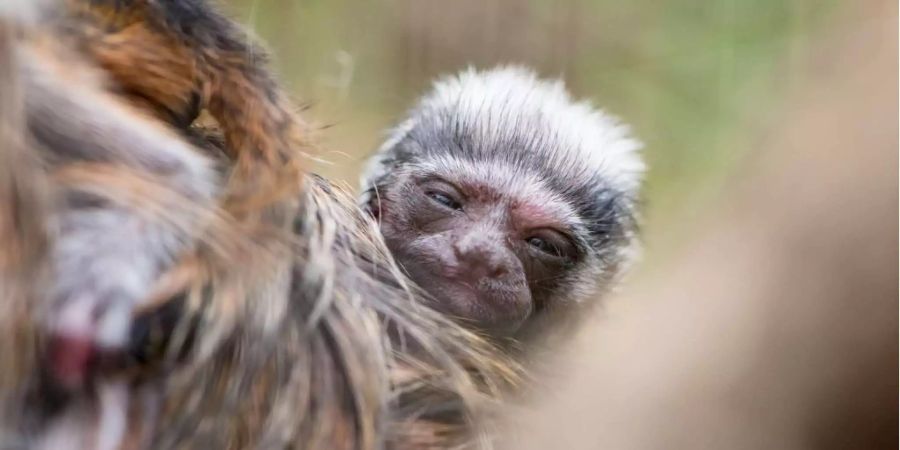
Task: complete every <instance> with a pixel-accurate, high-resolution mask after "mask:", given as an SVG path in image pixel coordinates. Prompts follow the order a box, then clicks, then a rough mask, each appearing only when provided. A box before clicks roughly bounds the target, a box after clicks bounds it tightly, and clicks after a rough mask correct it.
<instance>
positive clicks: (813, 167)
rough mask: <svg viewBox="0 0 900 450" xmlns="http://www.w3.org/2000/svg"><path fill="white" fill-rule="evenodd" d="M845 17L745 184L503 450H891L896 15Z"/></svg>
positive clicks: (859, 12) (880, 7)
mask: <svg viewBox="0 0 900 450" xmlns="http://www.w3.org/2000/svg"><path fill="white" fill-rule="evenodd" d="M848 8H849V9H850V10H848V11H844V14H843V16H844V17H845V18H846V19H845V20H843V23H840V24H838V26H836V27H833V28H831V30H832V33H830V34H829V35H827V36H821V39H820V40H819V42H817V43H816V44H817V46H818V47H819V48H820V52H819V54H818V57H817V58H816V59H815V60H814V61H813V64H811V65H810V66H809V67H808V68H807V70H808V76H807V77H806V78H805V79H808V80H811V82H810V83H808V84H807V85H806V86H804V89H801V91H800V92H796V95H795V96H794V97H793V98H791V99H789V100H790V101H789V102H788V104H789V105H792V108H791V109H788V110H786V111H785V113H784V117H783V119H782V120H781V121H780V122H779V123H780V124H781V125H780V126H779V127H778V129H776V130H773V131H772V132H771V133H770V134H768V138H767V139H764V140H761V141H760V146H759V148H758V152H759V155H758V157H755V158H754V159H753V162H754V163H753V166H754V167H752V168H749V170H745V171H744V172H745V173H748V174H749V176H747V177H745V179H744V180H742V181H741V182H740V183H737V184H735V185H734V186H733V187H732V192H731V194H730V195H726V196H725V198H726V199H727V201H725V202H723V203H722V204H721V205H718V206H717V207H715V209H713V211H715V213H714V214H711V217H710V219H709V220H708V222H707V224H706V226H704V227H700V228H698V229H696V230H695V231H696V232H695V234H693V235H692V236H686V237H685V240H686V242H687V243H686V245H684V246H683V247H682V252H681V254H680V256H679V257H676V258H673V259H672V260H671V261H669V263H668V264H667V265H666V266H665V267H661V268H660V269H661V270H655V271H654V274H652V275H650V276H644V277H638V278H636V279H635V280H633V283H632V287H631V288H630V289H628V290H627V293H626V294H625V295H622V296H620V298H618V299H615V300H614V301H613V302H612V303H611V304H610V306H609V308H608V310H607V311H606V312H605V314H604V317H603V318H602V319H601V321H600V323H599V324H597V325H596V326H594V327H592V329H591V331H589V332H588V333H586V335H585V336H583V339H581V341H580V342H579V344H578V345H577V346H576V348H574V349H573V351H572V353H571V354H569V355H568V356H567V357H566V358H564V359H563V360H562V362H560V363H559V365H558V373H557V374H555V376H554V377H551V378H548V379H546V380H543V381H544V382H545V383H546V384H548V385H550V386H552V387H551V388H549V389H547V391H550V392H551V393H550V394H547V395H545V396H544V397H542V398H540V399H538V400H537V401H536V402H535V403H531V402H528V403H526V404H525V406H524V407H523V408H521V411H520V412H519V413H517V419H516V420H514V421H513V423H512V424H511V426H510V431H509V432H508V433H507V434H508V435H509V436H510V437H509V442H508V443H507V445H506V447H507V448H510V449H523V450H525V449H567V450H568V449H572V450H575V449H876V448H897V436H898V430H897V423H898V422H897V421H898V416H897V381H898V373H897V357H898V353H897V341H896V340H895V339H896V337H897V298H898V297H897V274H898V266H897V249H898V241H897V164H898V162H897V156H898V153H897V152H898V141H897V126H898V125H897V120H898V117H897V103H896V99H897V98H898V93H897V46H896V43H897V4H896V3H895V2H868V4H867V5H863V2H855V3H852V4H849V5H848Z"/></svg>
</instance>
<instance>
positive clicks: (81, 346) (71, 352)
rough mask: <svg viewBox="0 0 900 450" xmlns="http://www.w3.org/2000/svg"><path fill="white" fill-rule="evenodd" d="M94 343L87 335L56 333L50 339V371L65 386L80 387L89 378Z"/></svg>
mask: <svg viewBox="0 0 900 450" xmlns="http://www.w3.org/2000/svg"><path fill="white" fill-rule="evenodd" d="M93 355H94V344H93V342H92V341H91V340H90V339H89V338H88V337H87V336H64V335H56V336H54V337H53V338H52V339H51V340H50V348H49V356H50V372H51V375H52V376H53V378H54V380H56V381H57V382H58V383H60V384H61V385H62V386H63V387H67V388H78V387H80V386H81V385H82V384H84V381H85V378H87V371H88V364H89V363H90V361H91V358H92V357H93Z"/></svg>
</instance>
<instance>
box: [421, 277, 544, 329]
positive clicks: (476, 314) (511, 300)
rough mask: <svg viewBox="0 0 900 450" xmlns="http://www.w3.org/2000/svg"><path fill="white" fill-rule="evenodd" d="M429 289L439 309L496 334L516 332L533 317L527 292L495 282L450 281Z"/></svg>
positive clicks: (435, 284)
mask: <svg viewBox="0 0 900 450" xmlns="http://www.w3.org/2000/svg"><path fill="white" fill-rule="evenodd" d="M425 288H426V290H428V291H429V292H430V293H431V295H433V296H434V297H436V300H437V301H438V302H439V303H440V304H439V305H438V308H439V309H441V310H444V311H446V312H447V313H450V314H453V315H456V316H459V317H460V318H461V319H463V320H465V321H468V322H472V323H475V324H476V325H477V326H479V327H483V328H487V329H491V330H494V331H510V332H512V331H515V330H516V329H518V328H519V327H520V326H521V324H522V322H523V321H524V320H525V319H526V318H527V317H528V315H529V314H530V313H531V297H530V295H528V291H527V290H526V289H518V288H511V287H509V285H508V284H506V283H498V282H496V281H494V280H479V281H478V282H476V283H471V282H465V281H459V280H446V281H441V282H438V283H434V284H432V285H431V286H426V287H425Z"/></svg>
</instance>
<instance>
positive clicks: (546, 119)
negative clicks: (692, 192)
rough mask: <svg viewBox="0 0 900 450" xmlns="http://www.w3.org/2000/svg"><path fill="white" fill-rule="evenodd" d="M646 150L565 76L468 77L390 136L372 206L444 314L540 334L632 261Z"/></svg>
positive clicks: (445, 86) (377, 167)
mask: <svg viewBox="0 0 900 450" xmlns="http://www.w3.org/2000/svg"><path fill="white" fill-rule="evenodd" d="M640 146H641V144H640V143H639V142H638V141H637V140H635V139H634V138H632V137H631V136H630V135H629V130H628V128H627V127H626V126H624V125H622V124H621V123H619V122H618V121H617V120H616V119H614V118H613V117H610V116H608V115H606V114H604V113H603V112H601V111H598V110H596V109H594V108H592V107H591V106H590V105H589V104H588V103H585V102H577V101H574V100H572V99H571V97H570V96H569V94H568V93H567V91H566V89H565V88H564V86H563V84H562V82H560V81H544V80H540V79H538V78H537V76H536V75H535V74H534V73H533V72H531V71H529V70H526V69H523V68H518V67H505V68H497V69H493V70H488V71H482V72H479V71H475V70H473V69H469V70H467V71H464V72H462V73H460V74H458V75H456V76H451V77H448V78H444V79H441V80H439V81H438V82H436V83H435V84H434V87H433V89H432V90H431V92H430V93H428V94H427V95H425V96H424V97H423V98H422V99H421V100H420V101H419V103H418V104H417V106H415V107H414V108H413V109H412V110H411V112H410V113H409V115H408V117H407V118H406V119H405V120H404V121H403V122H402V123H400V125H399V126H397V127H396V128H395V129H393V130H392V131H391V132H390V134H389V138H388V139H387V141H386V142H385V143H384V144H383V145H382V146H381V147H380V149H379V150H378V151H377V152H376V153H375V155H373V157H372V158H371V160H370V162H369V164H368V167H367V168H366V170H365V172H364V174H363V177H362V185H363V189H364V192H363V194H362V202H363V205H364V208H366V209H367V210H368V211H369V212H370V213H371V214H372V215H373V216H374V217H375V218H376V219H378V221H379V223H380V229H381V232H382V234H383V235H384V238H385V240H386V242H387V245H388V247H389V248H390V250H391V252H392V253H393V254H394V256H395V258H396V259H397V261H398V263H399V264H400V265H401V266H402V268H403V269H404V270H405V271H406V272H407V273H408V275H409V276H410V278H411V279H412V280H413V281H414V282H415V283H416V284H418V285H419V286H421V287H422V288H424V289H425V290H426V291H427V292H428V293H429V294H430V296H431V297H432V298H433V300H434V302H435V305H434V306H435V307H436V308H437V309H439V310H440V311H442V312H444V313H447V314H450V315H452V316H455V317H458V318H459V319H461V320H462V321H464V322H466V323H469V324H471V325H472V326H473V327H474V328H476V329H478V330H481V331H484V332H486V333H488V334H489V335H491V336H495V337H500V338H510V337H511V338H514V339H515V340H520V339H524V340H527V339H528V338H529V337H532V336H542V338H543V337H544V336H546V335H547V332H549V331H551V330H552V331H557V330H558V331H565V329H566V328H568V327H566V326H564V325H563V324H564V323H565V322H564V321H566V320H571V319H575V318H577V317H578V316H581V315H583V312H584V309H583V308H584V307H586V306H587V305H589V304H591V303H596V302H595V299H597V298H598V297H600V295H601V294H602V293H603V292H604V291H606V290H608V289H609V288H610V287H612V286H613V285H615V284H616V282H617V280H618V278H619V276H620V275H621V274H622V272H623V271H624V269H625V268H626V267H627V266H628V265H629V262H630V261H631V260H632V259H633V255H634V254H635V253H636V249H637V240H636V228H637V211H636V208H637V198H638V191H639V187H640V184H641V178H642V174H643V170H644V165H643V163H642V161H641V158H640V156H639V154H638V150H639V148H640Z"/></svg>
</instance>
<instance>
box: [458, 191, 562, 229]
mask: <svg viewBox="0 0 900 450" xmlns="http://www.w3.org/2000/svg"><path fill="white" fill-rule="evenodd" d="M458 186H459V187H460V188H461V189H462V190H463V191H464V192H463V193H464V194H465V195H466V196H467V197H469V198H470V199H473V200H476V201H479V202H504V203H506V204H507V205H508V208H509V214H510V215H512V218H513V219H514V222H515V223H516V224H518V226H519V227H521V228H528V229H535V228H558V229H562V230H566V229H568V228H569V224H568V223H567V222H566V220H565V219H566V217H565V214H563V213H562V212H560V211H559V208H557V207H555V206H556V205H554V204H553V201H552V199H550V198H548V197H542V196H539V197H537V198H534V196H528V195H525V194H518V193H516V192H510V191H508V190H504V191H500V190H497V189H495V188H494V187H492V186H491V185H489V184H487V183H482V182H478V181H474V180H466V181H460V182H459V184H458Z"/></svg>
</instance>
